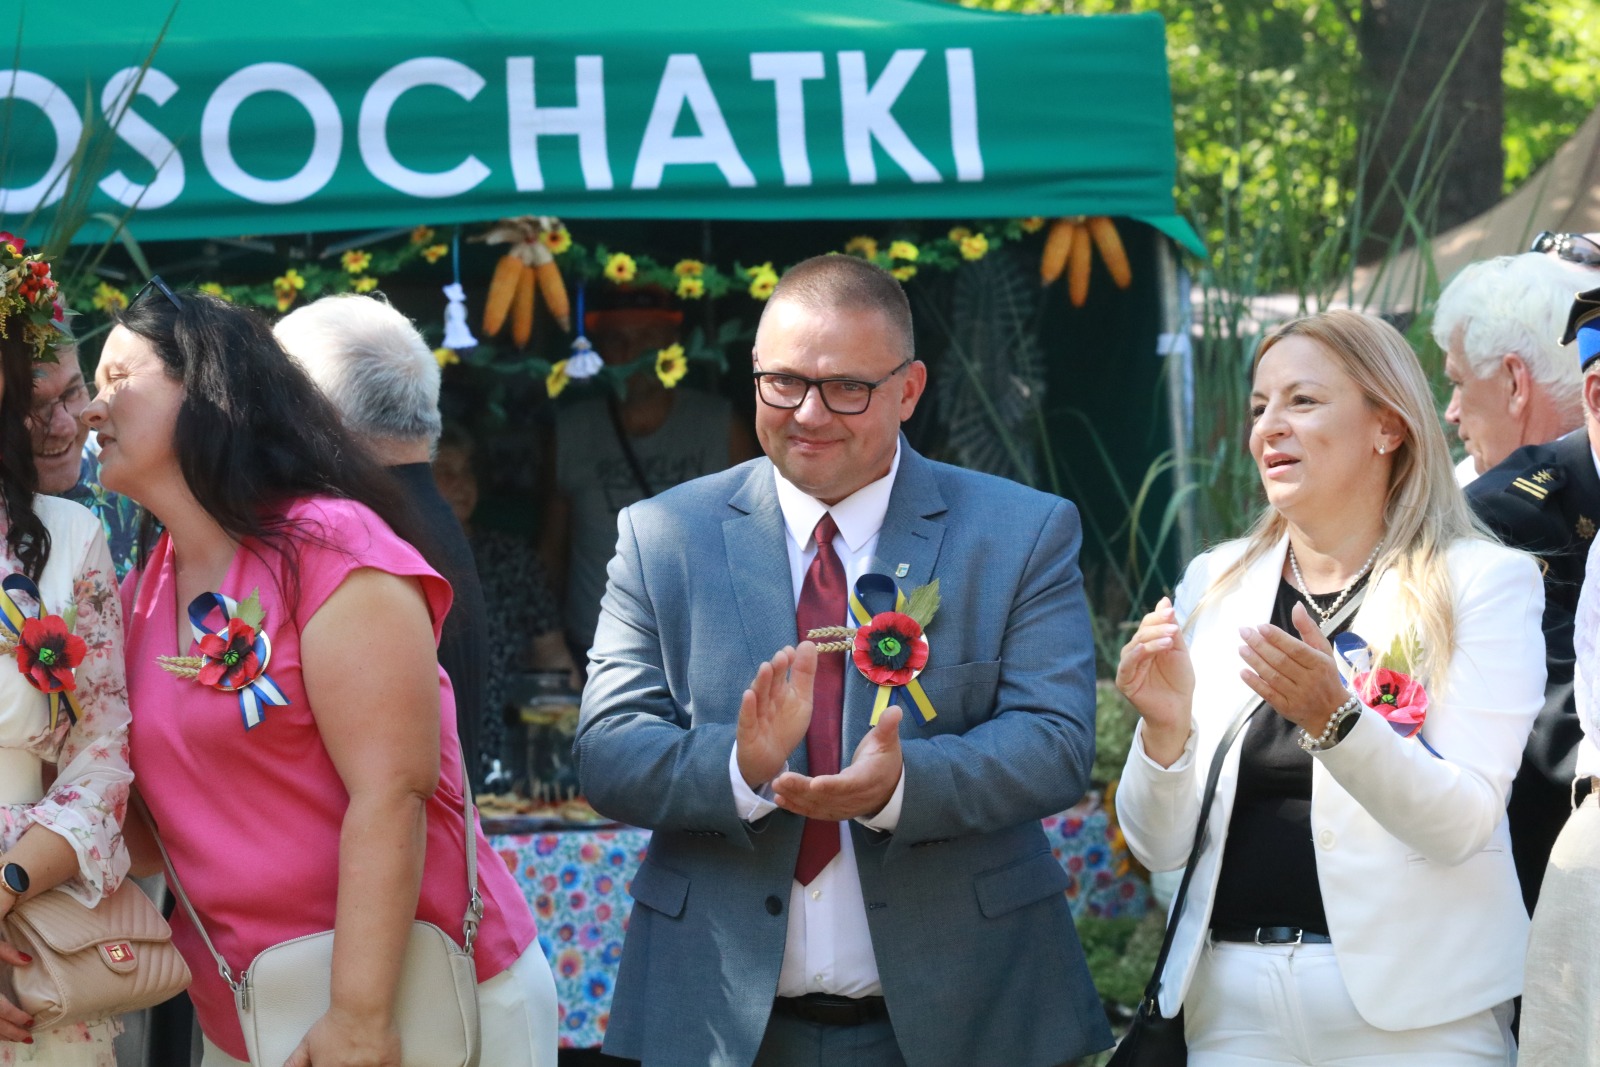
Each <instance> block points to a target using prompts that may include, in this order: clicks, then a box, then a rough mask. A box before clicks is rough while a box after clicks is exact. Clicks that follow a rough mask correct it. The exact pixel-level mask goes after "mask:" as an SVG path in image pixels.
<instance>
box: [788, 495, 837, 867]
mask: <svg viewBox="0 0 1600 1067" xmlns="http://www.w3.org/2000/svg"><path fill="white" fill-rule="evenodd" d="M838 532H839V527H837V526H835V525H834V523H833V516H832V515H828V514H826V513H825V514H824V515H823V516H822V518H821V519H820V520H818V522H817V533H816V538H817V556H816V558H815V559H813V560H812V561H811V566H810V568H809V569H808V570H807V571H806V581H805V584H804V585H803V586H801V587H800V606H799V607H798V608H797V609H796V610H795V623H796V628H797V629H798V630H799V632H800V639H801V640H802V641H803V640H805V636H806V634H807V633H809V632H810V631H812V630H815V629H818V628H820V627H823V626H841V625H843V624H844V610H845V600H846V596H847V593H846V590H845V578H844V564H842V563H840V562H839V554H838V553H837V552H835V551H834V550H833V537H834V535H835V534H837V533H838ZM844 659H845V658H844V656H842V655H840V654H839V653H837V652H825V653H823V654H822V655H820V656H818V657H817V681H816V686H815V688H814V689H813V690H812V697H811V725H810V726H808V727H807V728H806V754H807V759H808V762H809V763H810V771H811V775H812V777H816V776H817V775H819V774H838V773H839V720H840V718H841V717H842V716H843V714H844ZM838 854H839V824H838V823H836V822H828V821H826V820H823V819H807V820H806V828H805V832H804V833H803V834H802V835H801V837H800V858H799V859H798V860H796V861H795V865H794V877H795V880H796V881H797V882H799V883H800V884H801V885H807V884H809V883H810V881H811V879H813V878H815V877H816V876H817V875H818V874H820V873H821V872H822V868H824V867H826V866H827V865H828V861H830V860H832V859H833V857H834V856H836V855H838Z"/></svg>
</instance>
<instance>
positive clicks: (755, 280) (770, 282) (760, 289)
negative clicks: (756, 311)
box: [745, 263, 778, 300]
mask: <svg viewBox="0 0 1600 1067" xmlns="http://www.w3.org/2000/svg"><path fill="white" fill-rule="evenodd" d="M745 274H746V275H747V276H748V277H749V278H750V295H751V296H753V297H755V298H756V299H757V300H765V299H766V298H767V297H769V296H771V295H772V290H774V289H776V288H777V287H778V272H777V271H775V270H773V269H772V264H771V263H763V264H761V266H759V267H750V268H748V269H747V270H746V271H745Z"/></svg>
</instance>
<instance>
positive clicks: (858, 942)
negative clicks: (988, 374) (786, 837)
mask: <svg viewBox="0 0 1600 1067" xmlns="http://www.w3.org/2000/svg"><path fill="white" fill-rule="evenodd" d="M899 469H900V446H899V444H898V443H897V444H896V445H895V450H894V460H893V462H892V463H890V465H889V473H888V474H886V475H884V476H883V477H882V478H879V479H878V480H877V481H875V482H872V483H870V484H868V485H865V486H862V487H861V488H860V489H858V490H856V491H855V492H854V493H852V494H851V495H850V496H848V497H846V498H845V499H843V500H841V501H839V502H838V503H837V504H835V505H833V506H832V507H828V506H827V505H825V504H823V503H822V501H820V500H817V499H816V498H815V497H811V496H807V495H806V494H805V493H804V492H802V491H801V490H800V489H798V488H796V487H795V486H794V485H793V484H792V483H791V482H789V481H788V480H787V479H785V478H784V476H783V475H782V474H779V473H778V472H777V471H776V470H774V471H773V477H774V478H775V479H776V480H777V490H778V506H779V508H781V509H782V511H783V524H784V527H785V529H786V530H787V531H788V536H787V537H786V538H785V539H784V543H785V545H786V546H787V548H788V550H789V577H790V578H791V579H792V580H793V583H794V600H795V605H796V606H797V607H798V606H799V603H800V590H801V588H802V587H803V586H804V585H805V580H806V571H807V569H808V568H810V566H811V561H812V560H813V559H815V558H816V555H817V544H816V540H815V538H814V536H813V535H814V533H815V531H816V526H817V522H818V521H819V520H820V519H821V518H822V516H823V514H824V513H828V514H831V515H832V516H833V521H834V523H835V524H836V525H837V526H838V527H839V533H838V536H836V537H835V538H834V541H833V547H834V551H835V552H837V553H838V554H839V562H840V563H842V564H843V565H844V572H845V578H846V580H847V581H848V582H849V584H850V586H851V587H852V588H853V587H854V585H855V581H856V579H857V578H859V577H861V575H862V574H865V573H866V572H868V571H871V570H875V569H876V570H885V569H886V568H885V567H877V568H874V567H873V566H872V563H873V554H874V553H875V552H876V551H877V548H878V533H879V531H880V530H882V529H883V518H884V515H885V513H887V511H888V510H889V492H890V490H891V489H893V487H894V477H895V474H896V472H898V471H899ZM891 566H892V564H891ZM845 615H846V617H845V618H843V619H840V620H839V621H840V623H841V624H844V625H851V624H853V621H854V620H852V619H850V618H849V617H848V616H849V608H848V607H846V609H845ZM845 669H846V670H850V669H851V667H850V664H849V661H848V660H846V666H845ZM842 740H843V738H842V736H841V741H842ZM839 755H840V767H841V769H842V768H843V767H846V766H848V765H849V761H850V757H851V755H852V753H849V752H844V751H841V752H840V754H839ZM728 774H729V775H730V776H731V777H732V779H733V799H734V803H735V804H737V805H738V806H739V816H740V818H742V819H743V820H744V821H745V822H755V821H756V820H757V819H760V818H762V817H764V816H766V815H768V814H770V813H771V812H773V811H774V810H776V809H777V805H776V804H774V803H773V801H772V789H771V786H770V784H768V785H764V786H763V787H762V788H761V791H760V792H759V793H758V792H756V791H755V790H753V789H751V788H750V786H749V785H747V784H746V783H745V780H744V776H743V775H741V774H740V773H739V746H738V745H737V744H735V745H734V748H733V755H732V756H731V757H730V758H729V761H728ZM905 788H906V778H905V770H904V769H903V768H902V770H901V772H900V782H899V784H898V785H896V786H895V790H894V795H893V796H891V797H890V798H889V803H888V804H886V805H884V808H883V810H882V811H880V812H879V813H878V814H877V815H875V816H873V817H871V818H862V819H858V820H857V821H858V822H860V823H861V824H862V825H863V826H867V827H870V828H871V829H874V830H880V831H883V832H886V833H887V832H891V831H893V830H894V828H895V827H896V826H897V825H899V822H900V804H901V800H902V798H903V797H904V796H905ZM807 993H832V994H835V995H837V996H845V997H867V996H879V995H881V994H882V993H883V985H882V983H881V982H880V981H879V980H878V963H877V960H876V959H875V958H874V957H873V955H872V936H871V933H870V932H869V931H868V929H867V906H866V902H865V901H864V900H863V899H862V897H861V876H860V875H859V874H858V873H857V870H856V855H855V849H854V846H852V844H851V843H850V827H849V826H848V825H846V824H845V823H842V822H841V823H840V824H839V853H838V855H836V856H834V857H833V859H831V860H829V861H828V865H827V866H826V867H824V868H822V871H821V873H819V874H818V875H817V876H816V877H815V878H813V879H812V880H811V883H810V884H809V885H801V884H800V883H799V882H794V883H793V884H792V885H790V887H789V929H788V938H787V940H786V941H785V943H784V948H783V969H782V971H780V972H779V974H778V996H780V997H799V996H804V995H805V994H807Z"/></svg>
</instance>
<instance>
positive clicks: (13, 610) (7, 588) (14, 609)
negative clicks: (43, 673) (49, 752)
mask: <svg viewBox="0 0 1600 1067" xmlns="http://www.w3.org/2000/svg"><path fill="white" fill-rule="evenodd" d="M13 593H23V594H26V595H27V596H29V597H31V598H32V600H33V602H34V604H35V605H36V607H35V608H34V613H33V614H32V615H29V614H28V613H27V612H26V611H23V610H22V606H21V605H20V604H18V603H17V602H16V600H14V599H13V598H12V595H11V594H13ZM0 594H3V595H0V623H3V624H4V625H5V628H6V629H7V630H9V631H10V632H11V634H12V636H14V637H15V638H16V639H17V644H19V645H20V644H22V624H23V623H25V622H27V621H28V620H29V619H42V618H44V598H43V597H41V596H40V595H39V587H38V586H36V585H34V584H33V579H32V578H29V577H28V576H27V575H26V574H13V575H10V576H9V577H7V578H6V579H5V581H3V582H0ZM31 681H32V679H31V678H30V682H31ZM39 691H40V692H41V693H43V694H44V695H45V696H46V697H48V698H49V699H50V730H51V732H54V731H55V728H56V725H57V724H58V723H60V722H61V715H62V713H63V712H65V713H66V716H67V721H68V722H70V723H74V724H76V723H77V721H78V716H79V715H81V714H82V709H81V708H79V707H78V698H77V697H75V696H74V695H73V694H72V690H70V689H67V688H64V687H63V688H61V689H41V690H39Z"/></svg>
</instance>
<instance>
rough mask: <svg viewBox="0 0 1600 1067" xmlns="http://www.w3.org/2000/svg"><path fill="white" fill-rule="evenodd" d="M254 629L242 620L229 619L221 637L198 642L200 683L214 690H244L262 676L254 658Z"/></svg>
mask: <svg viewBox="0 0 1600 1067" xmlns="http://www.w3.org/2000/svg"><path fill="white" fill-rule="evenodd" d="M255 646H256V631H255V627H253V626H251V625H250V624H249V623H247V622H245V621H244V620H243V619H229V620H228V628H227V630H225V631H223V632H222V633H208V634H206V635H205V636H204V637H202V638H200V655H201V656H203V657H204V658H205V665H204V666H202V667H201V668H200V679H199V680H200V683H201V684H202V685H209V686H211V687H212V688H213V689H222V690H226V691H232V690H235V689H243V688H244V687H245V686H247V685H249V684H250V683H251V682H253V681H255V680H256V677H257V676H258V675H259V674H260V673H261V657H259V656H257V655H256V647H255Z"/></svg>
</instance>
